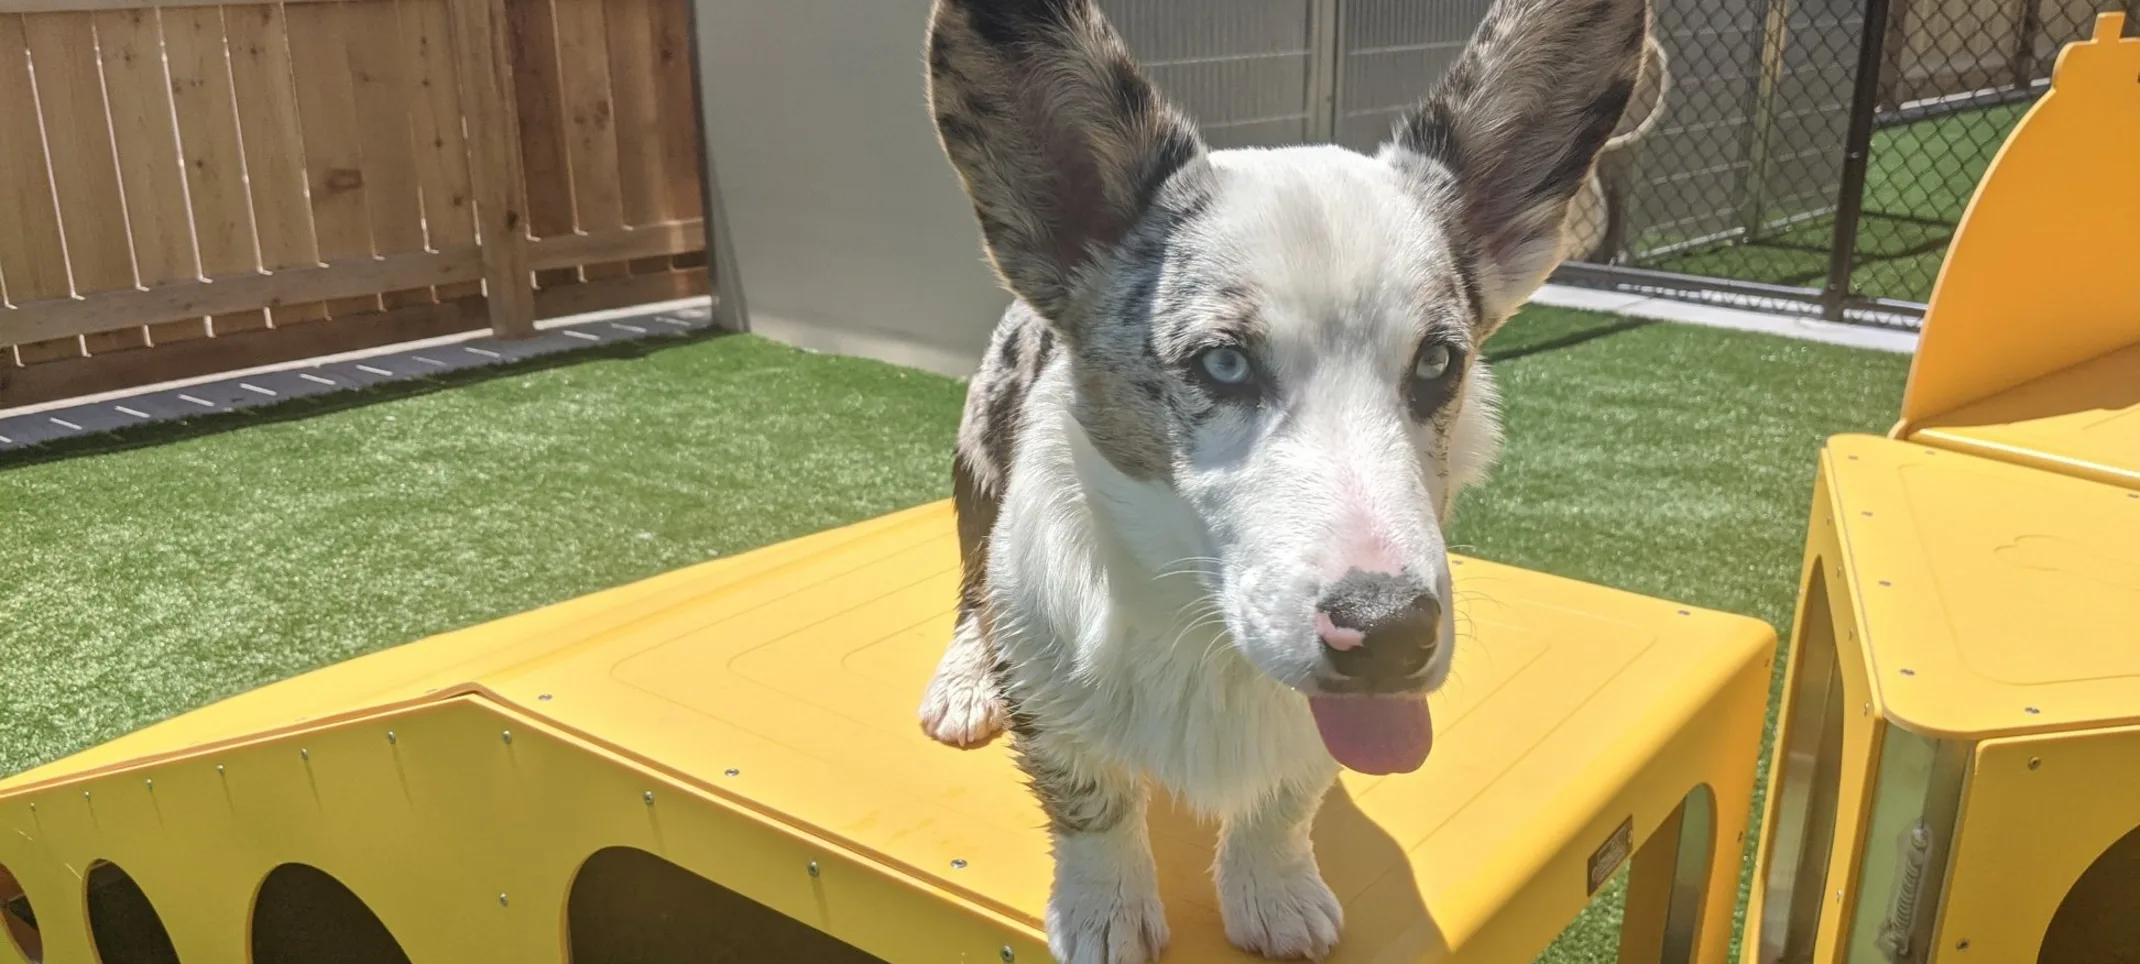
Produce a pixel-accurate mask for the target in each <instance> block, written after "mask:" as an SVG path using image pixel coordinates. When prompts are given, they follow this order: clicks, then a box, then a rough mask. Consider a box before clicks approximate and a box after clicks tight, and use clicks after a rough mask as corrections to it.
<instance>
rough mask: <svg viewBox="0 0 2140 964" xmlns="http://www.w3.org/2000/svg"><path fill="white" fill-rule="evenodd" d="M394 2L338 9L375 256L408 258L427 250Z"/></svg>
mask: <svg viewBox="0 0 2140 964" xmlns="http://www.w3.org/2000/svg"><path fill="white" fill-rule="evenodd" d="M395 8H396V4H395V2H394V0H351V2H348V3H345V4H343V23H344V25H345V26H346V27H347V28H348V31H349V32H348V50H349V69H350V77H351V79H352V80H353V82H354V85H353V89H354V91H355V94H356V107H357V132H358V135H359V136H360V137H362V138H363V144H364V158H363V172H364V174H363V176H364V199H365V203H366V207H367V208H368V210H369V211H370V213H371V225H372V252H373V253H374V254H379V255H391V254H412V253H415V252H419V251H422V250H424V227H423V204H422V201H421V198H420V195H419V194H418V187H417V180H416V153H415V150H414V148H413V145H412V144H411V143H410V140H409V115H410V113H411V108H412V105H413V103H414V101H415V100H416V88H415V85H414V83H413V82H411V80H410V79H409V67H408V58H407V56H406V55H405V54H406V44H405V41H404V40H403V39H402V33H401V19H400V16H399V14H398V12H397V11H396V9H395ZM432 297H433V296H432V293H431V292H430V291H429V290H428V289H426V290H421V291H397V292H388V293H386V296H385V298H384V299H383V300H384V303H385V306H386V307H388V308H399V307H402V306H404V305H414V304H424V303H427V302H430V301H431V300H432Z"/></svg>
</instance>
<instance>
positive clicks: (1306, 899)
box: [1219, 859, 1345, 960]
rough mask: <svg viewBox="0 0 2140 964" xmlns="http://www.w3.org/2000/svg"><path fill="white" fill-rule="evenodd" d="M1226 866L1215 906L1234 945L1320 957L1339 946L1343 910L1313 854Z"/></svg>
mask: <svg viewBox="0 0 2140 964" xmlns="http://www.w3.org/2000/svg"><path fill="white" fill-rule="evenodd" d="M1225 870H1226V872H1223V873H1221V874H1220V876H1219V910H1220V914H1221V916H1223V917H1224V918H1225V921H1226V939H1227V940H1230V941H1232V942H1233V944H1234V946H1235V947H1238V948H1240V949H1242V950H1244V951H1248V952H1249V953H1251V954H1259V955H1262V956H1263V957H1268V958H1276V959H1281V960H1295V959H1300V958H1307V959H1309V960H1322V959H1323V958H1324V957H1327V956H1329V954H1330V951H1331V949H1332V948H1334V947H1336V946H1337V942H1338V934H1339V932H1340V931H1342V930H1344V927H1345V911H1344V909H1343V908H1342V907H1340V906H1339V905H1338V900H1337V895H1335V894H1333V893H1331V892H1330V887H1329V885H1327V884H1324V883H1323V878H1322V874H1320V873H1318V872H1317V871H1316V868H1315V862H1314V861H1313V860H1312V859H1310V860H1305V861H1289V862H1285V863H1276V862H1274V863H1271V864H1268V865H1252V866H1247V867H1240V866H1236V867H1229V868H1225Z"/></svg>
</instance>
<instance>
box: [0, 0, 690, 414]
mask: <svg viewBox="0 0 2140 964" xmlns="http://www.w3.org/2000/svg"><path fill="white" fill-rule="evenodd" d="M686 3H688V0H287V2H252V0H234V2H227V3H224V4H222V5H217V6H192V5H184V4H183V3H180V2H172V0H0V407H7V406H10V405H18V404H25V403H30V402H35V401H42V400H47V399H51V398H60V397H67V396H70V395H76V394H82V393H86V392H94V391H103V390H108V389H112V388H117V387H123V386H127V385H134V384H142V383H145V382H149V381H155V380H161V379H165V378H172V377H183V376H188V375H194V374H205V373H208V372H215V371H227V370H232V369H236V368H242V367H249V366H252V365H258V364H264V363H268V362H272V361H279V360H285V359H289V358H300V357H306V356H309V355H314V354H319V353H322V352H333V351H344V350H349V349H352V348H358V347H367V346H369V345H376V344H385V343H390V342H394V341H402V340H407V339H410V338H416V337H425V336H429V335H436V334H444V333H449V332H456V331H467V330H472V329H477V328H482V327H484V326H486V325H488V326H489V327H491V328H493V329H495V330H497V331H498V332H500V333H502V334H506V335H520V334H526V333H528V332H530V331H532V330H533V323H534V321H535V320H536V319H537V318H540V317H549V316H555V315H561V314H571V313H576V312H580V311H587V310H594V309H599V308H604V307H616V306H621V305H626V304H633V303H640V302H646V301H652V300H658V299H662V298H672V297H680V296H683V295H687V294H694V293H701V292H704V291H706V290H707V288H708V284H709V278H708V270H707V268H706V263H707V259H706V257H705V250H706V233H705V225H704V222H703V220H702V218H701V213H700V212H701V210H702V206H701V191H702V187H701V170H702V166H701V164H700V158H699V143H698V133H697V132H698V109H697V106H696V92H695V90H694V89H693V86H692V76H691V66H690V29H689V26H688V24H689V11H688V8H687V7H686V6H685V4H686Z"/></svg>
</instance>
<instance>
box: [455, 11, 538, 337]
mask: <svg viewBox="0 0 2140 964" xmlns="http://www.w3.org/2000/svg"><path fill="white" fill-rule="evenodd" d="M450 3H451V5H452V7H453V50H454V56H455V58H457V59H458V60H459V61H460V64H461V70H460V73H461V92H462V93H461V95H462V96H463V97H464V98H466V103H465V105H464V109H465V111H466V112H467V115H468V119H469V124H468V133H469V136H470V141H469V150H468V166H469V172H468V174H469V183H470V184H471V185H472V186H473V188H474V193H475V202H476V219H477V224H478V225H479V226H480V230H481V233H482V237H481V238H480V243H481V244H482V246H483V286H484V288H485V294H486V296H487V300H488V302H489V309H490V327H491V331H492V332H493V333H495V334H496V335H498V336H499V337H501V338H522V337H527V336H530V335H533V334H534V333H535V288H534V274H533V269H532V267H531V266H530V264H529V261H528V223H527V222H528V219H527V213H526V205H525V203H524V202H523V200H522V198H523V196H524V193H525V192H524V190H523V186H522V182H523V180H524V177H523V174H522V171H521V159H520V116H519V111H518V109H517V108H516V106H515V103H514V97H513V75H512V57H511V55H510V53H509V50H510V45H509V43H508V39H507V36H506V30H507V26H506V19H505V0H450Z"/></svg>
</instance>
